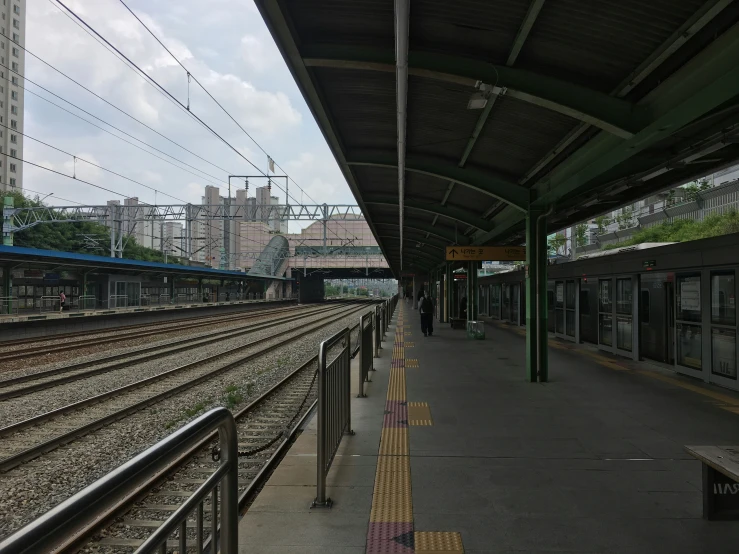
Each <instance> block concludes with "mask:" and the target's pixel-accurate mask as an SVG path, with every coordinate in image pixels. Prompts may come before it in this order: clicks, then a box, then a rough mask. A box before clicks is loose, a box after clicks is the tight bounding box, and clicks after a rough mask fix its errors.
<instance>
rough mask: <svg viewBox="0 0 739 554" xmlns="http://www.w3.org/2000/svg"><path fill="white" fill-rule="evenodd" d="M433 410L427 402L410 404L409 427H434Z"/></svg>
mask: <svg viewBox="0 0 739 554" xmlns="http://www.w3.org/2000/svg"><path fill="white" fill-rule="evenodd" d="M433 424H434V422H433V420H432V419H431V409H430V408H429V405H428V404H427V403H426V402H408V425H433Z"/></svg>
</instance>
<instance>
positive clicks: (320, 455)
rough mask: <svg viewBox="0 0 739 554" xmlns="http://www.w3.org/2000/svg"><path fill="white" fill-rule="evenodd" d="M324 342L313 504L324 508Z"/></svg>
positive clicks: (321, 349)
mask: <svg viewBox="0 0 739 554" xmlns="http://www.w3.org/2000/svg"><path fill="white" fill-rule="evenodd" d="M326 354H327V348H326V342H322V343H321V346H320V347H319V348H318V433H317V434H318V451H317V453H316V457H317V464H316V469H317V471H318V473H317V475H316V499H315V501H314V502H313V503H314V505H317V506H326V505H327V502H326V472H325V470H324V468H325V467H326V436H325V435H326V417H327V409H326V408H327V406H326Z"/></svg>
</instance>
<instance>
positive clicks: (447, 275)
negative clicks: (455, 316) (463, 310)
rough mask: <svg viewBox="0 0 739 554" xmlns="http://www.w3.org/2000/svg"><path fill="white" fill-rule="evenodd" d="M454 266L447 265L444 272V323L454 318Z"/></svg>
mask: <svg viewBox="0 0 739 554" xmlns="http://www.w3.org/2000/svg"><path fill="white" fill-rule="evenodd" d="M451 297H452V264H450V263H447V264H446V268H445V272H444V323H449V318H451V317H452V312H451V310H452V302H451Z"/></svg>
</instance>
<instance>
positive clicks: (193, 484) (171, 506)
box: [62, 325, 359, 554]
mask: <svg viewBox="0 0 739 554" xmlns="http://www.w3.org/2000/svg"><path fill="white" fill-rule="evenodd" d="M358 329H359V326H358V325H356V326H354V327H353V328H352V329H351V334H352V335H354V334H355V333H356V332H358ZM358 348H359V346H358V345H357V346H356V348H354V352H353V353H352V357H353V356H354V355H356V353H357V351H358ZM330 355H331V352H329V356H330ZM317 362H318V360H317V356H312V357H311V358H310V359H309V360H307V361H306V362H304V363H303V364H302V365H301V366H300V367H298V369H296V370H294V371H293V372H292V373H290V374H289V375H287V376H286V377H284V378H283V379H282V380H281V381H280V382H278V383H277V384H275V385H274V386H273V387H272V388H271V389H269V390H268V391H267V392H265V393H264V394H262V395H261V396H260V397H259V398H257V399H256V400H254V402H252V403H251V404H249V405H248V406H246V407H245V408H243V409H242V410H239V411H238V412H236V413H234V419H235V420H236V425H237V433H238V441H239V451H240V455H239V460H238V495H239V496H238V502H239V511H242V510H243V509H244V508H245V507H246V506H247V505H248V504H249V503H250V502H251V500H253V498H254V497H255V496H256V494H257V493H258V491H259V489H260V487H261V485H262V483H263V482H264V481H265V480H266V478H267V477H268V476H269V474H270V473H271V471H272V469H273V468H274V467H275V466H276V465H277V463H279V461H280V459H281V457H282V455H283V454H284V453H285V452H286V451H287V449H288V447H289V445H290V443H291V442H292V439H293V438H294V437H295V436H296V434H297V433H298V431H299V429H300V428H301V427H302V425H303V423H304V421H305V420H306V419H307V416H308V415H309V414H310V413H311V411H312V410H313V408H314V407H315V405H316V394H317V389H316V372H317V365H318V364H317ZM216 439H217V436H216V435H215V434H214V435H213V436H211V437H208V438H207V439H205V440H203V441H202V442H201V443H199V444H198V445H196V446H195V447H194V448H193V449H191V450H190V451H189V452H187V453H185V454H184V455H183V456H181V457H180V458H179V459H178V460H176V461H174V462H173V463H172V464H170V466H169V467H168V468H166V469H165V470H164V471H163V472H162V473H161V474H160V475H158V476H157V477H156V478H155V479H152V480H151V481H149V482H148V483H145V484H143V485H142V486H141V487H140V490H142V491H143V492H142V493H141V494H139V495H137V496H134V497H133V498H130V499H128V500H126V501H122V502H121V503H119V504H118V505H116V506H114V507H113V508H112V509H111V510H109V511H108V512H107V513H105V514H101V517H100V518H99V519H98V520H97V521H96V523H95V524H94V525H93V526H91V527H89V528H87V529H83V530H81V531H80V533H79V534H78V536H77V539H76V540H75V543H74V544H73V545H62V547H63V548H66V547H67V546H69V547H72V548H74V549H75V550H77V549H79V551H81V552H85V553H93V552H94V553H96V554H114V553H115V554H121V553H123V552H132V551H133V550H135V549H136V548H138V547H139V546H140V545H141V544H142V543H143V542H144V541H145V540H146V538H147V537H148V536H149V535H150V534H151V533H152V532H153V531H154V530H155V529H157V528H158V527H159V526H160V525H161V524H162V523H163V522H164V521H165V520H166V519H167V518H168V517H169V516H170V515H171V514H172V513H173V512H174V511H176V510H177V509H178V508H179V507H180V506H181V505H182V504H183V503H184V502H185V501H186V499H187V498H188V497H189V496H190V495H191V494H192V493H193V492H194V491H195V489H196V488H197V487H198V486H199V485H200V484H202V483H203V482H204V481H205V479H207V477H208V476H209V475H211V474H212V473H213V471H215V469H216V468H217V465H218V462H216V461H214V459H213V450H212V446H211V445H212V444H213V443H214V441H215V440H216ZM211 506H212V505H211V498H210V497H209V498H208V499H207V500H206V501H205V502H204V503H203V509H202V511H201V512H198V516H197V517H196V519H195V521H188V523H187V525H186V533H187V538H188V543H189V544H191V545H194V544H196V541H197V537H198V536H201V537H202V536H206V535H207V532H208V531H207V530H208V529H209V528H210V529H213V520H212V517H211V515H212V508H211ZM216 523H217V522H216ZM211 532H212V531H211ZM167 547H168V548H173V549H177V548H179V535H175V536H174V537H173V538H172V539H171V540H168V541H167ZM206 548H207V543H206Z"/></svg>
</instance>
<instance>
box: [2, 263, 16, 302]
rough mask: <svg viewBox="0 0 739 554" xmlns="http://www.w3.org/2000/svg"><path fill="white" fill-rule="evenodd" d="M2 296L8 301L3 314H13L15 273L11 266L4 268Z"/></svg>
mask: <svg viewBox="0 0 739 554" xmlns="http://www.w3.org/2000/svg"><path fill="white" fill-rule="evenodd" d="M0 296H5V297H6V298H7V299H8V301H7V303H6V304H5V305H4V306H3V308H4V309H3V313H6V314H12V313H13V302H12V301H11V300H10V298H11V297H12V296H13V271H12V270H11V269H10V266H5V267H4V268H3V279H2V290H0Z"/></svg>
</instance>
